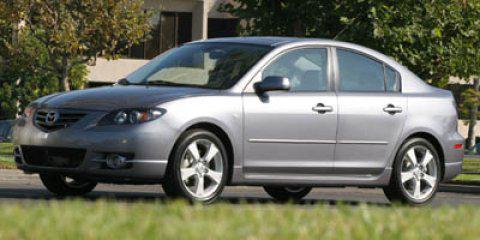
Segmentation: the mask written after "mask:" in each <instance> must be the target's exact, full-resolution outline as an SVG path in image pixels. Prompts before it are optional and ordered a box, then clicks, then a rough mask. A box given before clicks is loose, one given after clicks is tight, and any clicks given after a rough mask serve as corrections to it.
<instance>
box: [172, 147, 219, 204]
mask: <svg viewBox="0 0 480 240" xmlns="http://www.w3.org/2000/svg"><path fill="white" fill-rule="evenodd" d="M181 159H182V160H181V163H180V176H181V179H182V184H183V185H184V187H185V188H186V190H187V191H188V192H189V193H190V194H191V195H192V196H193V197H195V198H198V199H205V198H209V197H210V196H211V195H212V194H214V193H215V192H216V190H217V189H218V188H219V187H220V183H221V181H222V177H223V163H222V161H223V159H222V154H221V153H220V150H219V147H218V146H217V145H216V144H215V143H213V142H212V141H210V140H208V139H203V138H202V139H197V140H195V141H193V142H192V143H190V144H189V145H188V147H187V148H186V149H185V151H184V153H183V154H182V158H181Z"/></svg>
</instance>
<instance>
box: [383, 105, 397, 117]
mask: <svg viewBox="0 0 480 240" xmlns="http://www.w3.org/2000/svg"><path fill="white" fill-rule="evenodd" d="M383 111H384V112H386V113H388V114H391V115H393V114H395V113H401V112H402V108H401V107H395V105H393V104H388V105H387V106H386V107H384V108H383Z"/></svg>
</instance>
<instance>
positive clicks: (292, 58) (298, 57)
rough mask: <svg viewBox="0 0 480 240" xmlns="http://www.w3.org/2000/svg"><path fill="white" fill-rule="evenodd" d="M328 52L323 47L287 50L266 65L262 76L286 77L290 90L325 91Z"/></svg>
mask: <svg viewBox="0 0 480 240" xmlns="http://www.w3.org/2000/svg"><path fill="white" fill-rule="evenodd" d="M327 56H328V54H327V50H326V49H324V48H317V49H314V48H308V49H298V50H293V51H291V52H288V53H286V54H284V55H282V56H281V57H279V58H278V59H276V60H275V61H274V62H273V63H272V64H271V65H270V66H268V67H267V68H266V69H265V70H264V72H263V75H262V77H263V78H266V77H269V76H279V77H287V78H288V79H290V81H291V84H292V88H291V91H297V92H302V91H326V90H327V86H328V84H327V82H328V57H327Z"/></svg>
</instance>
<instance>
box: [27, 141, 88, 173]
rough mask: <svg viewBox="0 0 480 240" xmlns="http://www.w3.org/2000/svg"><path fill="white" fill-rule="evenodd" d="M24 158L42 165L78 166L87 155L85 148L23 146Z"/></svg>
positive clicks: (33, 163) (28, 161) (35, 164)
mask: <svg viewBox="0 0 480 240" xmlns="http://www.w3.org/2000/svg"><path fill="white" fill-rule="evenodd" d="M21 148H22V154H23V160H24V161H25V163H26V164H28V165H33V166H41V167H61V168H77V167H79V166H80V164H82V162H83V159H84V157H85V152H86V150H85V149H77V148H57V147H37V146H21Z"/></svg>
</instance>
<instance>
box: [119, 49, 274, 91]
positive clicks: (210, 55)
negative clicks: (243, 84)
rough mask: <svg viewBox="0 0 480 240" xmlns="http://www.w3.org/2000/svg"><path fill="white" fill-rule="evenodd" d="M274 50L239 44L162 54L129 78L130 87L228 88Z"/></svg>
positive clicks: (171, 51)
mask: <svg viewBox="0 0 480 240" xmlns="http://www.w3.org/2000/svg"><path fill="white" fill-rule="evenodd" d="M270 50H271V48H270V47H266V46H257V45H247V44H239V43H194V44H188V45H185V46H183V47H180V48H176V49H172V50H170V51H168V52H166V53H165V54H162V55H160V56H158V57H156V58H155V59H153V60H152V61H150V62H149V63H148V64H146V65H145V66H143V67H141V68H139V69H138V70H137V71H135V72H133V73H132V74H130V75H129V76H128V77H127V79H126V80H127V81H128V84H139V85H167V86H194V87H202V88H211V89H227V88H230V87H232V86H233V85H234V84H235V83H237V82H238V80H239V79H240V78H241V77H242V76H243V75H244V74H245V73H246V72H247V71H248V70H249V69H250V68H251V67H252V66H253V65H254V64H255V63H256V62H257V61H258V60H260V58H262V57H263V56H264V55H265V54H266V53H268V52H269V51H270Z"/></svg>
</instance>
